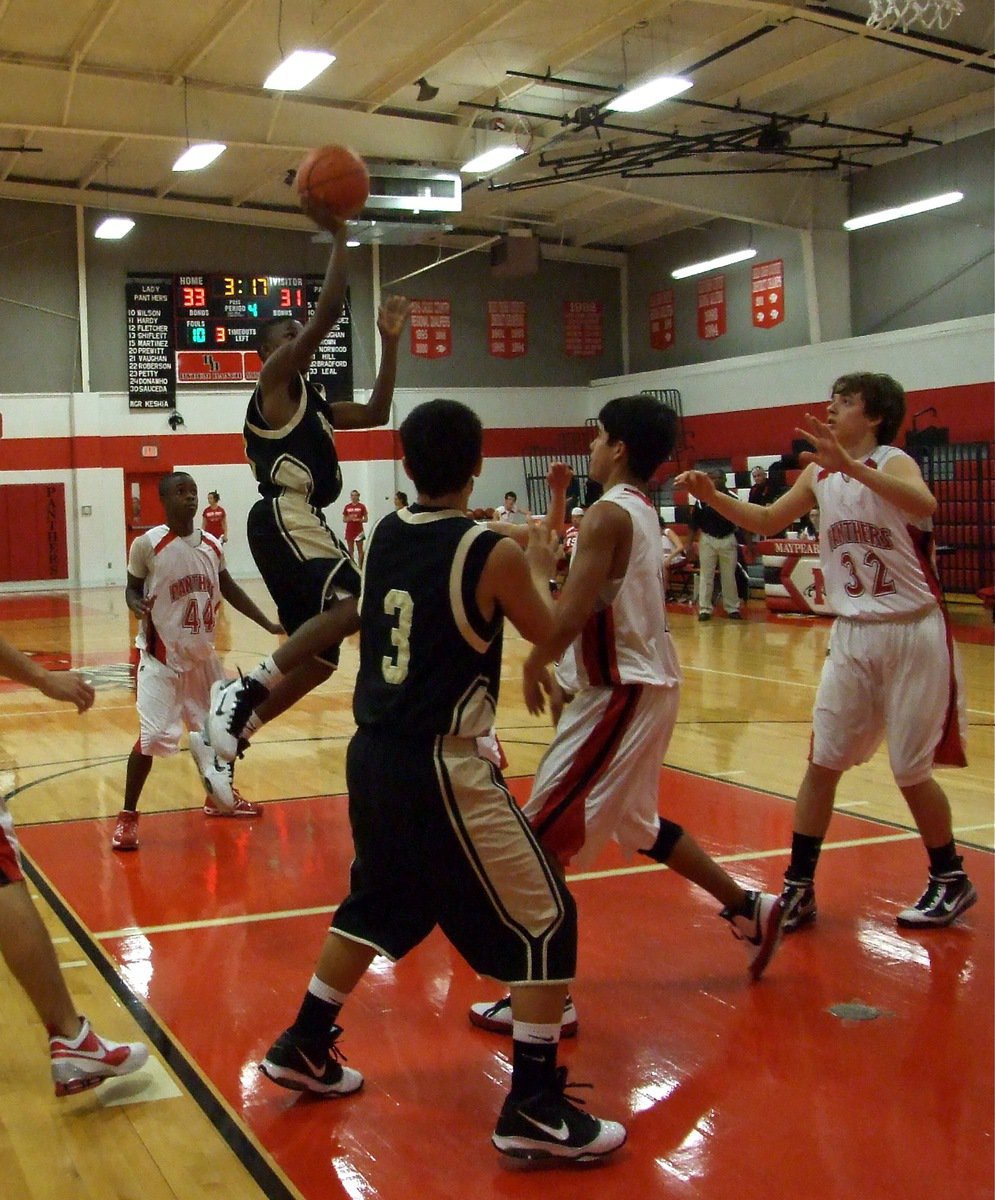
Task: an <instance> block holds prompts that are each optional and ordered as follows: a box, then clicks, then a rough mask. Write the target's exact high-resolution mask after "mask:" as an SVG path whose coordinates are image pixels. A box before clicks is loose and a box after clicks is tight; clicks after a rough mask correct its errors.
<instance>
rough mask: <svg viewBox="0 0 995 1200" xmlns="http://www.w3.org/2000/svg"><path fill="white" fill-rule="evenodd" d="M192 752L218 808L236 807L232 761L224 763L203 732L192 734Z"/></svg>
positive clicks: (227, 809) (230, 808)
mask: <svg viewBox="0 0 995 1200" xmlns="http://www.w3.org/2000/svg"><path fill="white" fill-rule="evenodd" d="M190 753H191V754H192V755H193V757H194V762H195V763H196V764H197V770H198V771H199V772H200V778H201V781H202V782H203V784H204V788H205V790H206V791H207V793H208V794H209V795H210V796H211V797H212V798H213V800H214V803H215V804H216V805H217V806H218V808H220V809H222V810H224V811H225V812H230V811H231V810H232V809H233V808H234V807H235V790H234V788H233V786H232V776H233V774H234V772H233V768H232V765H231V763H223V762H221V760H220V759H219V758H218V756H217V755H216V754H215V753H214V750H213V748H212V747H211V746H209V745H208V743H207V742H206V741H205V739H204V735H203V734H202V733H191V734H190Z"/></svg>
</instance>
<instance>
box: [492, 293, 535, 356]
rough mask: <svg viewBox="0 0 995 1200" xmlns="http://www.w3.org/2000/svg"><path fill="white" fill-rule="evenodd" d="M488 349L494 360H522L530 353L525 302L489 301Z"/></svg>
mask: <svg viewBox="0 0 995 1200" xmlns="http://www.w3.org/2000/svg"><path fill="white" fill-rule="evenodd" d="M487 348H488V350H489V351H490V353H491V355H492V356H493V357H494V358H521V357H523V356H524V355H525V354H527V353H528V348H529V346H528V307H527V305H526V303H525V301H524V300H488V301H487Z"/></svg>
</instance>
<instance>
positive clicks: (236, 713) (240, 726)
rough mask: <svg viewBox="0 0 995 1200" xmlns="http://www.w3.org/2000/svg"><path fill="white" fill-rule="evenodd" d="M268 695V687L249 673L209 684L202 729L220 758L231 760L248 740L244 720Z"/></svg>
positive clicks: (223, 760) (239, 752) (246, 719)
mask: <svg viewBox="0 0 995 1200" xmlns="http://www.w3.org/2000/svg"><path fill="white" fill-rule="evenodd" d="M268 695H269V691H268V689H267V688H265V687H264V686H263V685H262V684H261V683H259V682H258V680H255V679H252V678H249V677H248V676H245V677H243V678H240V679H229V680H225V679H219V680H218V681H217V682H216V683H214V684H212V686H211V702H210V704H209V705H208V708H207V719H206V720H205V722H204V732H205V734H206V735H207V740H208V741H209V742H210V744H211V745H212V746H213V747H214V753H215V754H216V755H217V756H218V758H220V759H221V761H222V762H234V761H235V759H236V758H237V757H238V756H239V755H240V754H241V753H242V751H243V750H244V749H245V747H246V746H247V745H248V744H249V740H248V738H246V737H245V736H244V732H243V731H244V729H245V723H246V721H248V719H249V717H251V716H252V713H253V711H254V710H255V709H256V708H258V707H259V705H260V704H262V702H263V701H264V700H265V699H266V697H267V696H268Z"/></svg>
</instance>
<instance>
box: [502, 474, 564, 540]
mask: <svg viewBox="0 0 995 1200" xmlns="http://www.w3.org/2000/svg"><path fill="white" fill-rule="evenodd" d="M573 477H574V473H573V468H572V467H570V466H569V465H568V464H567V463H563V462H553V463H550V464H549V470H548V471H547V472H546V482H547V483H548V484H549V512H547V513H546V515H545V516H544V517H543V519H542V521H541V524H542V525H545V527H546V528H547V529H550V530H552V531H553V533H555V534H556V535H557V536H558V537H562V536H563V531H564V530H565V529H566V525H567V488H568V487H569V486H570V480H571V479H573ZM533 524H534V522H532V521H529V522H527V523H526V524H525V525H512V524H511V522H510V521H488V522H487V528H488V529H493V530H494V532H495V533H502V534H504V536H505V537H510V538H512V539H514V541H516V542H517V543H518V544H519V546H521V547H522V549H524V548H525V547H526V546H527V545H528V541H529V528H530V527H531V526H532V525H533Z"/></svg>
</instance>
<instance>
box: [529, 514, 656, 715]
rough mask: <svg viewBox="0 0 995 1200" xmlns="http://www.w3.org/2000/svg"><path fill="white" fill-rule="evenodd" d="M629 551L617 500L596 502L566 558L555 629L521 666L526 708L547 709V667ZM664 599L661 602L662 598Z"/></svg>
mask: <svg viewBox="0 0 995 1200" xmlns="http://www.w3.org/2000/svg"><path fill="white" fill-rule="evenodd" d="M631 550H632V521H631V519H630V518H629V515H628V513H627V512H625V510H624V509H622V508H620V507H619V506H618V505H617V504H611V503H605V504H595V505H593V506H592V507H591V508H590V509H589V510H588V512H587V515H586V516H585V517H584V527H583V529H582V531H581V536H580V537H579V538H578V539H577V546H576V549H575V550H574V555H573V558H572V559H571V562H570V574H569V575H568V576H567V581H566V583H565V584H564V585H563V591H562V593H561V594H560V598H559V601H558V602H557V604H556V608H555V615H554V619H553V628H552V630H551V632H550V634H549V636H548V637H547V638H545V639H544V640H543V641H542V642H541V643H539V644H538V645H536V647H535V648H534V649H533V650H532V652H531V653H530V654H529V656H528V658H527V659H526V660H525V664H524V666H523V667H522V686H523V691H524V694H525V703H526V705H527V706H528V709H529V712H531V713H533V714H536V713H540V712H542V711H543V709H544V708H545V699H544V696H545V695H548V694H550V692H551V688H552V684H551V680H550V676H549V672H548V671H547V669H546V668H547V666H548V664H549V663H551V662H555V661H556V660H557V659H558V658H559V657H560V655H561V654H562V653H563V651H564V650H566V648H567V646H569V645H570V643H571V642H572V641H573V640H574V638H575V637H576V636H577V635H578V634H579V633H580V631H581V630H582V629H583V628H584V625H585V624H586V623H587V620H588V618H589V617H590V615H591V613H593V612H594V609H595V606H596V605H597V603H598V597H599V596H600V595H601V594H602V591H603V589H604V587H605V585H606V584H607V582H608V581H609V580H610V579H621V577H622V576H623V575H624V574H625V571H626V568H627V567H628V565H629V554H630V552H631ZM661 603H662V601H661Z"/></svg>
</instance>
